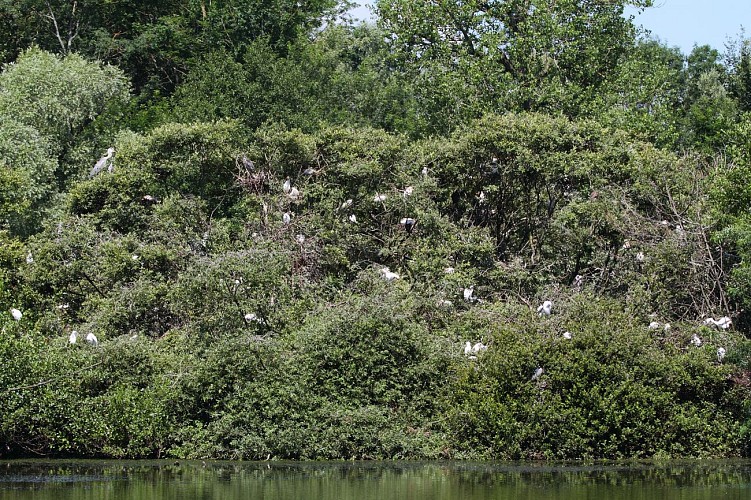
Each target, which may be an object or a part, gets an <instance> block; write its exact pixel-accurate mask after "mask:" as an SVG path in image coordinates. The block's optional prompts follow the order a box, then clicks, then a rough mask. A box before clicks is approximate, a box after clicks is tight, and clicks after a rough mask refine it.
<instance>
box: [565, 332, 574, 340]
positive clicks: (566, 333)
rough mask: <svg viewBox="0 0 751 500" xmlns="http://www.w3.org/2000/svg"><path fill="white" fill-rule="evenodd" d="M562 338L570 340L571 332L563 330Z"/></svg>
mask: <svg viewBox="0 0 751 500" xmlns="http://www.w3.org/2000/svg"><path fill="white" fill-rule="evenodd" d="M563 338H564V339H566V340H571V338H572V335H571V332H563Z"/></svg>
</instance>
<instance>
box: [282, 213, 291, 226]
mask: <svg viewBox="0 0 751 500" xmlns="http://www.w3.org/2000/svg"><path fill="white" fill-rule="evenodd" d="M291 221H292V216H290V214H289V212H284V213H283V214H282V222H284V223H285V224H289V223H290V222H291Z"/></svg>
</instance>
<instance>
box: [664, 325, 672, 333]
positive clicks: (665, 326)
mask: <svg viewBox="0 0 751 500" xmlns="http://www.w3.org/2000/svg"><path fill="white" fill-rule="evenodd" d="M670 328H671V326H670V323H665V325H664V326H663V327H662V329H663V330H665V331H666V332H667V331H669V330H670Z"/></svg>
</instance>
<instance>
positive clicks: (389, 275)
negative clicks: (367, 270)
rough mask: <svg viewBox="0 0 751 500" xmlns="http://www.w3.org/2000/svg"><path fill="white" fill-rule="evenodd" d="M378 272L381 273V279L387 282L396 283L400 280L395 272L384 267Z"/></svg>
mask: <svg viewBox="0 0 751 500" xmlns="http://www.w3.org/2000/svg"><path fill="white" fill-rule="evenodd" d="M378 272H379V273H381V278H383V279H384V280H386V281H394V280H398V279H399V275H398V274H396V273H395V272H392V271H391V270H390V269H389V268H388V267H383V268H381V269H379V270H378Z"/></svg>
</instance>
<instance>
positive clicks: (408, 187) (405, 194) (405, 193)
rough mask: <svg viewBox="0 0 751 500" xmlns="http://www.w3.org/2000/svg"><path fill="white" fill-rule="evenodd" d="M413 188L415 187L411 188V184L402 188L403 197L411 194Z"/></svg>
mask: <svg viewBox="0 0 751 500" xmlns="http://www.w3.org/2000/svg"><path fill="white" fill-rule="evenodd" d="M414 189H415V188H413V187H412V186H407V187H405V188H404V191H403V192H402V194H404V197H405V198H406V197H407V196H412V192H413V191H414Z"/></svg>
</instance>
